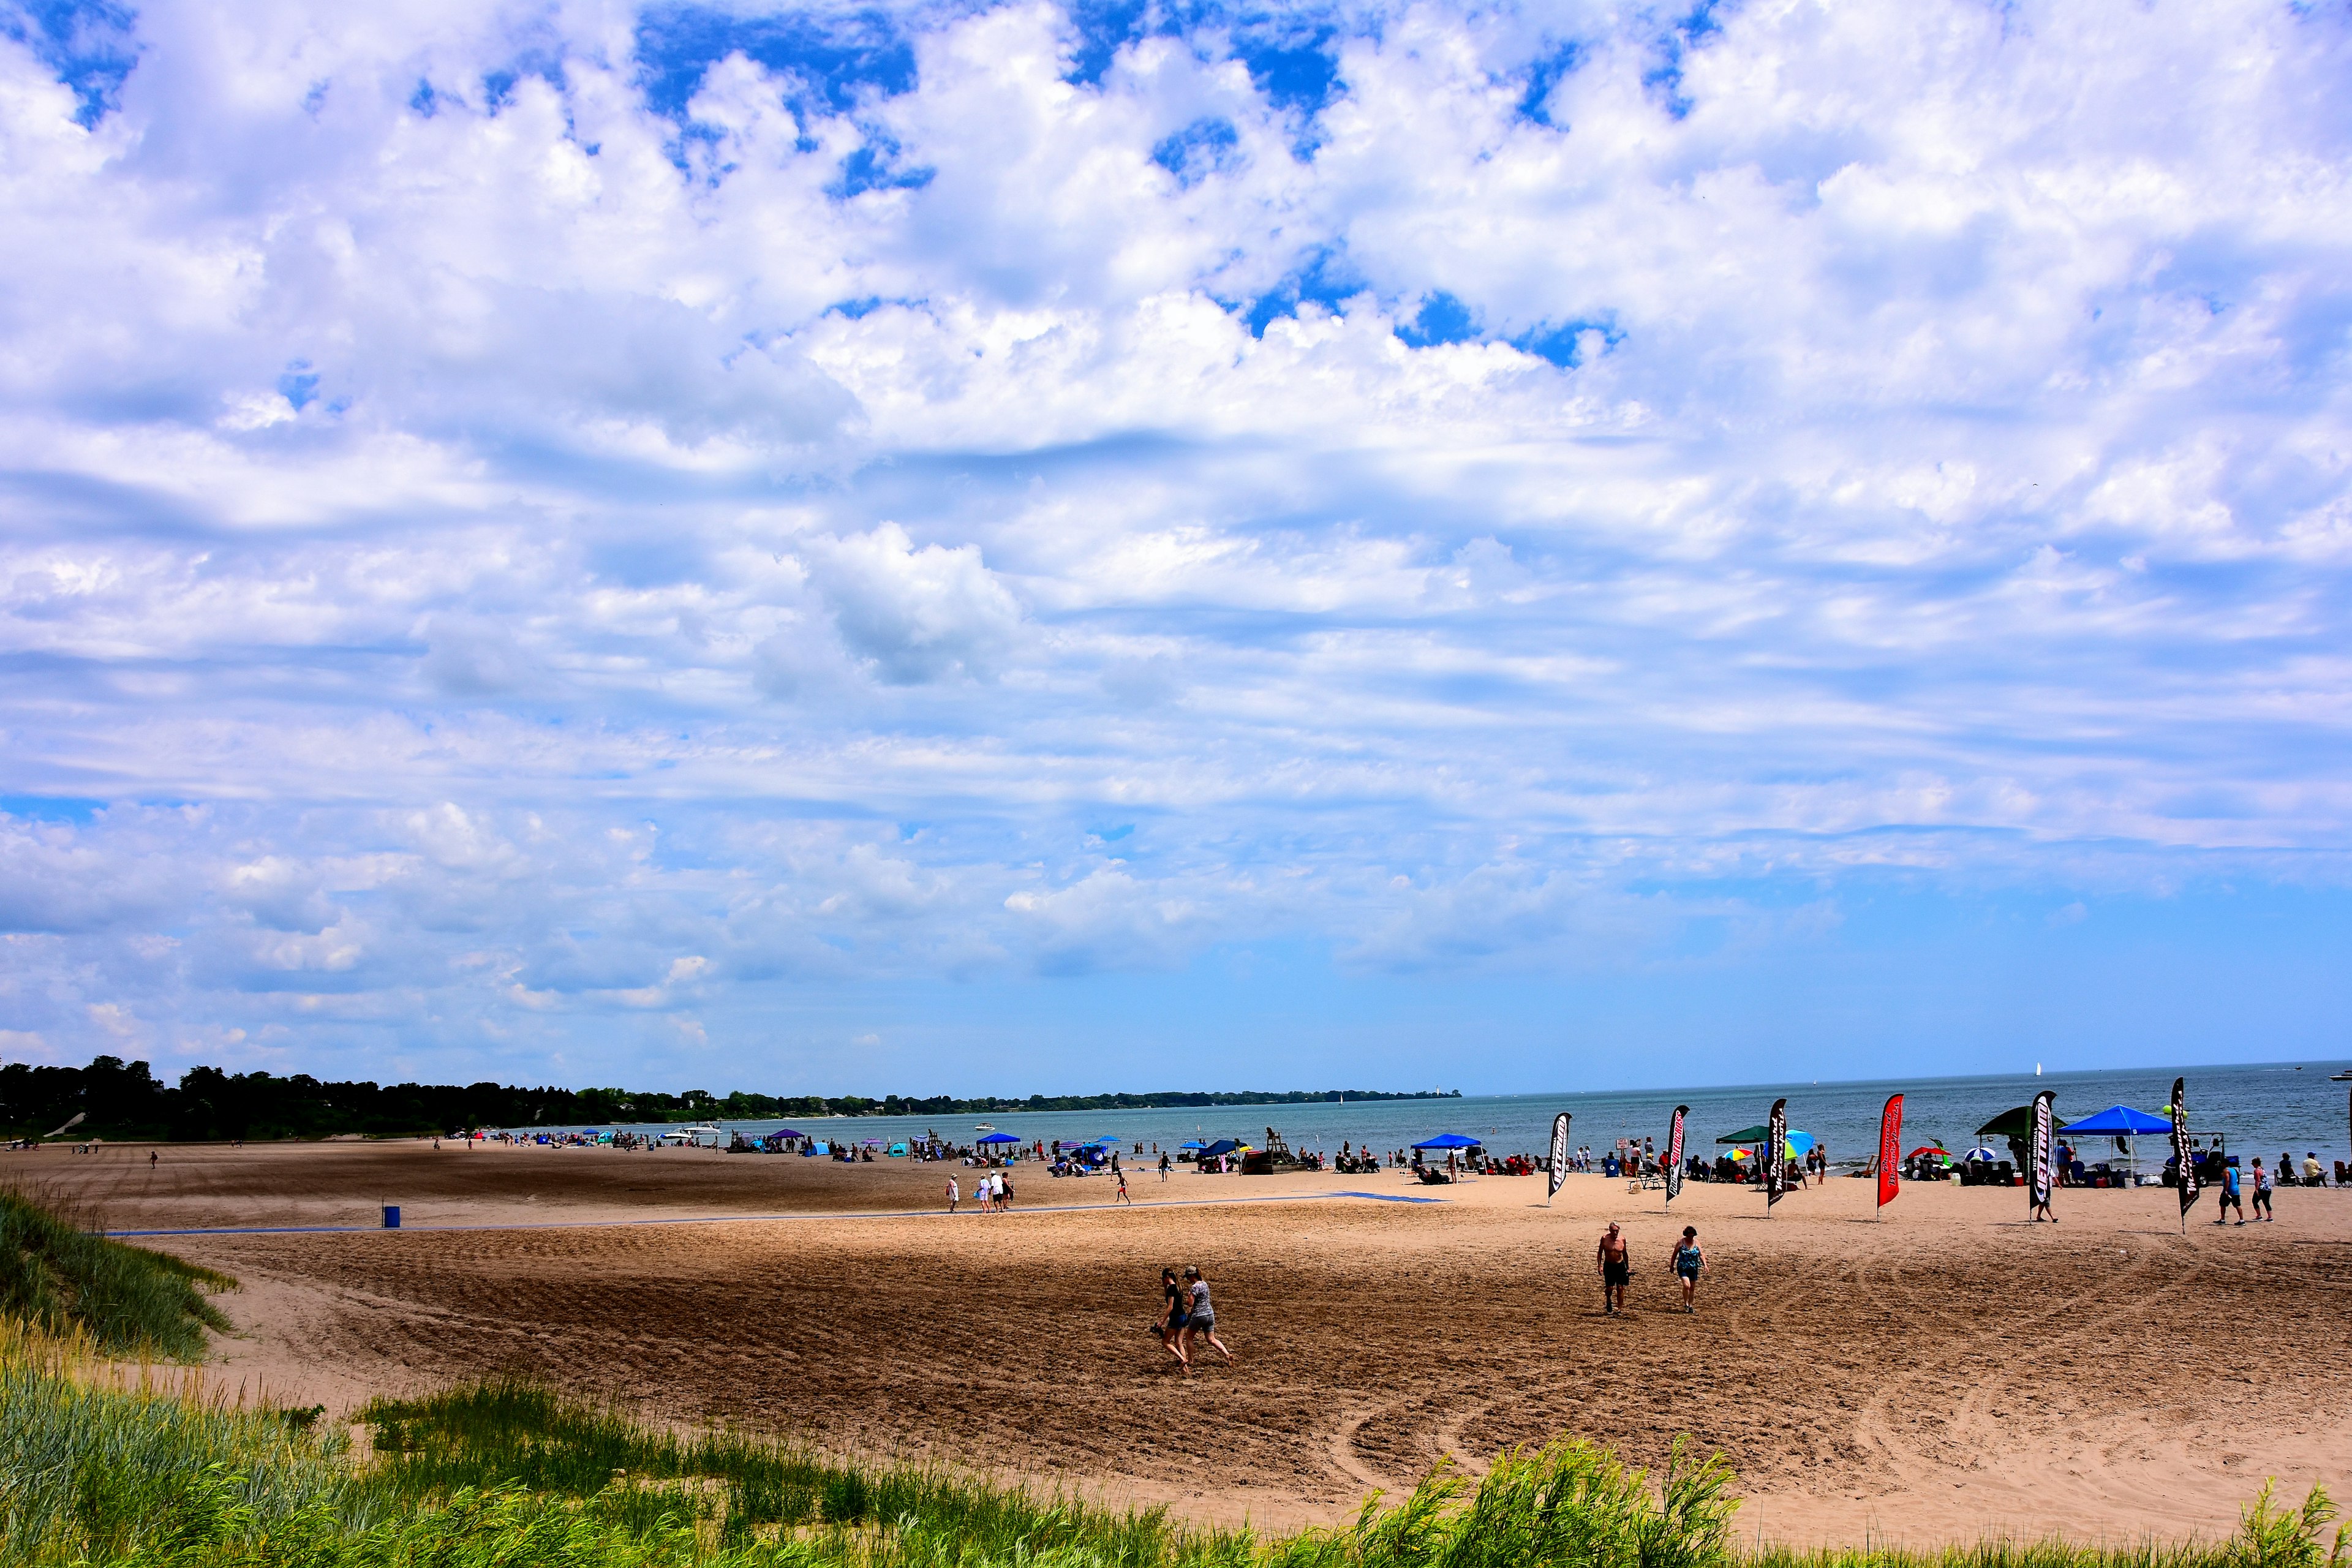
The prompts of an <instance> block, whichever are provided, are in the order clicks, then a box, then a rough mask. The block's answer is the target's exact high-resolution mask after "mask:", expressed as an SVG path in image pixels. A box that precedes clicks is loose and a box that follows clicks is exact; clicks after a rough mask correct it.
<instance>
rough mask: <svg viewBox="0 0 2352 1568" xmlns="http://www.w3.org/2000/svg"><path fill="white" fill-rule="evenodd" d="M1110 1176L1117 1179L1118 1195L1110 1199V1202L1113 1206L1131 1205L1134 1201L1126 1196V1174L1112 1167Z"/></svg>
mask: <svg viewBox="0 0 2352 1568" xmlns="http://www.w3.org/2000/svg"><path fill="white" fill-rule="evenodd" d="M1111 1174H1112V1175H1114V1176H1117V1177H1118V1196H1117V1197H1115V1198H1113V1199H1111V1202H1113V1203H1115V1204H1127V1205H1133V1204H1134V1202H1135V1200H1134V1199H1133V1198H1131V1197H1129V1196H1128V1195H1127V1173H1126V1172H1125V1171H1122V1170H1120V1169H1119V1168H1118V1166H1117V1165H1113V1166H1112V1167H1111Z"/></svg>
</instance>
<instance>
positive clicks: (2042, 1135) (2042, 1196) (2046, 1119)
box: [2025, 1089, 2058, 1209]
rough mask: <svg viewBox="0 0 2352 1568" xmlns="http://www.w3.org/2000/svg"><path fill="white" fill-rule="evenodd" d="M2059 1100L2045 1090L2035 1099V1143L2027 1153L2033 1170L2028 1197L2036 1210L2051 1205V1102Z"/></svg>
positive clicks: (2027, 1186)
mask: <svg viewBox="0 0 2352 1568" xmlns="http://www.w3.org/2000/svg"><path fill="white" fill-rule="evenodd" d="M2057 1098H2058V1096H2057V1093H2056V1092H2055V1091H2054V1090H2052V1089H2043V1090H2042V1092H2041V1093H2040V1094H2037V1095H2035V1096H2034V1097H2033V1142H2032V1146H2031V1147H2030V1148H2028V1149H2027V1151H2026V1155H2027V1163H2028V1164H2030V1165H2031V1166H2032V1169H2031V1170H2030V1171H2028V1172H2027V1173H2026V1177H2025V1191H2026V1195H2027V1196H2028V1197H2029V1198H2031V1199H2032V1206H2033V1207H2034V1208H2036V1209H2042V1208H2046V1207H2048V1206H2049V1204H2050V1160H2051V1143H2052V1142H2053V1136H2052V1128H2051V1121H2052V1120H2053V1117H2052V1114H2051V1110H2050V1106H2051V1102H2052V1101H2053V1100H2056V1099H2057Z"/></svg>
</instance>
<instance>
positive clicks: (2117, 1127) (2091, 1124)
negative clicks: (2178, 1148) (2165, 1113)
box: [2066, 1105, 2172, 1138]
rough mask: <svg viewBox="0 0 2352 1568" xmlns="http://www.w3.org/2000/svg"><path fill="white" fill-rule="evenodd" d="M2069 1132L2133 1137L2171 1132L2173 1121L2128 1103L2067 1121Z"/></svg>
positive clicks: (2111, 1106)
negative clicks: (2149, 1133) (2148, 1133)
mask: <svg viewBox="0 0 2352 1568" xmlns="http://www.w3.org/2000/svg"><path fill="white" fill-rule="evenodd" d="M2066 1131H2069V1132H2077V1133H2080V1132H2095V1133H2103V1134H2105V1135H2106V1136H2109V1137H2114V1138H2132V1137H2137V1135H2138V1134H2140V1133H2142V1132H2169V1131H2172V1123H2171V1122H2169V1121H2166V1120H2165V1119H2164V1118H2163V1117H2161V1116H2150V1115H2149V1114H2148V1113H2147V1111H2145V1110H2133V1109H2132V1108H2131V1107H2130V1106H2128V1105H2110V1106H2108V1107H2107V1108H2106V1109H2105V1110H2102V1111H2100V1112H2099V1113H2098V1114H2097V1115H2095V1116H2085V1117H2083V1118H2081V1119H2079V1120H2077V1121H2069V1122H2068V1123H2066Z"/></svg>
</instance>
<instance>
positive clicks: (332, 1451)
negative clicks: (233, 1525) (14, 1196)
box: [0, 1319, 369, 1564]
mask: <svg viewBox="0 0 2352 1568" xmlns="http://www.w3.org/2000/svg"><path fill="white" fill-rule="evenodd" d="M349 1448H350V1440H349V1438H348V1437H346V1436H344V1435H343V1434H342V1433H341V1431H339V1430H327V1431H310V1430H306V1429H303V1428H301V1427H299V1426H296V1425H294V1424H293V1423H290V1422H289V1421H288V1420H286V1419H285V1417H284V1415H283V1414H282V1413H280V1412H275V1411H268V1410H259V1409H253V1408H248V1407H243V1406H240V1405H235V1404H232V1403H230V1402H228V1401H226V1400H223V1399H218V1398H208V1397H206V1396H205V1394H203V1393H201V1392H200V1391H199V1389H198V1388H197V1386H196V1384H194V1381H193V1379H192V1377H191V1375H190V1374H189V1373H185V1372H184V1371H181V1370H180V1369H177V1368H171V1367H157V1366H154V1365H152V1364H151V1365H148V1366H144V1367H127V1368H126V1367H124V1366H122V1365H121V1363H113V1362H109V1361H107V1360H105V1359H103V1358H102V1357H101V1355H100V1350H99V1346H98V1344H97V1342H96V1341H95V1340H94V1339H93V1338H91V1337H90V1336H89V1335H86V1334H79V1333H76V1334H68V1335H66V1336H62V1337H61V1336H55V1335H48V1334H43V1333H38V1332H35V1331H30V1330H28V1329H27V1328H26V1326H25V1325H23V1324H22V1323H21V1322H16V1321H8V1320H5V1319H0V1563H11V1564H17V1563H23V1564H47V1563H75V1562H80V1561H82V1560H84V1559H88V1560H89V1561H92V1562H98V1563H104V1562H110V1561H114V1560H116V1559H118V1558H121V1557H123V1556H124V1555H125V1554H126V1553H131V1552H134V1551H135V1550H137V1549H139V1548H141V1546H142V1543H143V1542H148V1541H150V1540H151V1539H152V1538H157V1537H159V1536H162V1535H169V1534H171V1533H173V1532H174V1531H178V1532H182V1533H185V1532H186V1531H190V1530H192V1529H199V1527H200V1526H202V1525H203V1521H205V1520H206V1519H209V1518H211V1517H212V1516H213V1515H215V1514H217V1513H218V1512H220V1511H221V1510H223V1509H230V1508H233V1509H238V1510H245V1512H246V1514H247V1515H248V1516H249V1517H251V1518H253V1519H256V1520H279V1519H287V1518H290V1517H292V1516H294V1515H296V1514H298V1513H300V1512H302V1511H303V1510H308V1509H314V1508H316V1507H317V1506H319V1505H320V1504H322V1503H333V1504H335V1505H337V1506H338V1507H343V1506H344V1505H347V1504H348V1505H351V1507H349V1508H347V1509H346V1512H347V1513H348V1514H349V1517H351V1518H352V1520H353V1521H359V1520H361V1519H363V1518H364V1517H365V1513H366V1510H367V1507H368V1505H369V1499H368V1498H367V1497H366V1496H365V1495H364V1493H362V1492H356V1491H354V1490H353V1489H352V1468H351V1465H350V1464H349V1462H348V1459H347V1457H346V1456H347V1454H348V1451H349ZM201 1532H203V1531H202V1530H199V1533H201Z"/></svg>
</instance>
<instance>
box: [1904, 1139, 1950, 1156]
mask: <svg viewBox="0 0 2352 1568" xmlns="http://www.w3.org/2000/svg"><path fill="white" fill-rule="evenodd" d="M1922 1154H1940V1155H1942V1156H1943V1157H1944V1158H1945V1159H1947V1160H1948V1159H1950V1158H1951V1157H1952V1152H1951V1151H1950V1150H1949V1149H1947V1148H1945V1147H1944V1146H1943V1145H1942V1144H1941V1143H1922V1144H1920V1145H1919V1146H1918V1147H1917V1148H1916V1149H1914V1150H1912V1151H1911V1152H1909V1153H1908V1154H1906V1155H1904V1156H1903V1157H1904V1158H1905V1159H1906V1160H1916V1159H1917V1158H1918V1157H1919V1156H1920V1155H1922Z"/></svg>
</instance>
